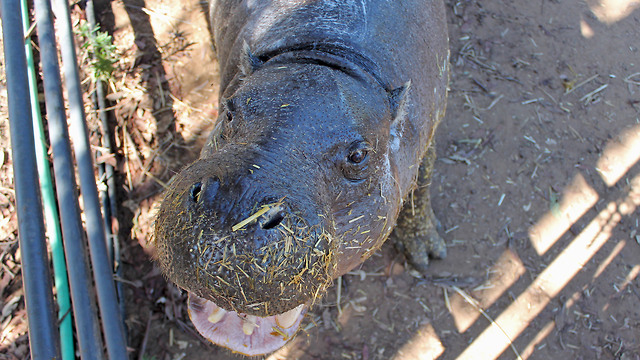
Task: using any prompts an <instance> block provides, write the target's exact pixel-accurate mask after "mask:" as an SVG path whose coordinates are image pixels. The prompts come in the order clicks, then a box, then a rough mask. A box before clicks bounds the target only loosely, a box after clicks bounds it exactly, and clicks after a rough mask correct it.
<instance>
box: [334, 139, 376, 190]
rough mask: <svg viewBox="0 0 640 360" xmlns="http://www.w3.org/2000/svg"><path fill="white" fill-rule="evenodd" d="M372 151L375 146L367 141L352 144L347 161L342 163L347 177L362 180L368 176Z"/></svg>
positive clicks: (352, 179)
mask: <svg viewBox="0 0 640 360" xmlns="http://www.w3.org/2000/svg"><path fill="white" fill-rule="evenodd" d="M371 151H373V148H372V147H371V145H369V143H367V142H366V141H358V142H355V143H353V144H351V146H350V148H349V151H348V153H347V156H346V158H345V161H344V162H343V163H342V172H343V174H344V176H345V177H346V178H347V179H349V180H351V181H360V180H363V179H365V178H366V176H367V175H366V174H367V169H368V168H369V167H368V165H367V164H368V162H369V161H368V160H369V153H370V152H371Z"/></svg>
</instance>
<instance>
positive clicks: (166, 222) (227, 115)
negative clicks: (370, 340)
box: [155, 0, 449, 355]
mask: <svg viewBox="0 0 640 360" xmlns="http://www.w3.org/2000/svg"><path fill="white" fill-rule="evenodd" d="M210 16H211V25H212V26H211V27H212V34H213V39H214V42H215V49H216V53H217V58H218V61H219V64H220V94H219V116H218V119H217V123H216V125H215V128H214V130H213V131H212V133H211V135H210V137H209V139H208V140H207V143H206V145H205V146H204V148H203V149H202V152H201V155H200V157H199V159H198V160H197V161H195V162H194V163H192V164H191V165H188V166H186V167H185V168H184V169H183V170H182V171H181V172H179V173H178V174H177V175H176V176H175V177H174V179H173V180H172V182H171V184H170V185H169V186H168V189H167V190H166V193H165V195H164V200H163V202H162V204H161V206H160V209H159V211H158V215H157V219H156V225H155V246H156V249H157V259H156V260H157V262H158V264H159V266H160V268H161V269H162V271H163V273H164V274H165V276H166V277H167V278H168V279H169V280H171V281H173V282H174V283H175V284H177V285H178V286H179V287H181V288H182V289H184V290H186V291H188V294H189V299H188V309H189V315H190V318H191V320H192V322H193V324H194V325H195V327H196V328H197V330H198V331H199V332H200V333H201V334H202V335H203V336H204V337H205V338H207V339H209V340H210V341H211V342H213V343H216V344H219V345H221V346H224V347H226V348H228V349H231V350H232V351H234V352H238V353H242V354H245V355H260V354H266V353H270V352H272V351H274V350H276V349H278V348H280V347H282V346H283V345H284V344H286V343H287V342H288V341H289V340H290V339H292V338H293V337H294V335H295V334H296V332H297V330H298V328H299V327H300V324H301V321H302V319H303V318H304V315H305V313H306V312H307V311H308V309H309V308H310V307H311V306H312V305H313V304H314V302H315V301H317V300H318V299H319V298H320V297H321V296H322V295H323V294H324V293H325V291H326V290H327V288H328V287H329V286H331V284H332V281H333V280H334V279H336V278H337V277H339V276H341V275H343V274H345V273H347V272H349V271H350V270H351V269H353V268H354V267H356V266H358V265H359V264H361V263H362V262H363V261H364V260H366V259H367V258H368V257H370V256H371V255H372V254H373V253H374V252H375V251H376V250H377V249H379V248H380V246H381V245H382V244H383V242H384V241H385V240H386V239H388V238H393V239H394V241H395V242H396V244H397V246H398V248H399V249H401V250H402V251H404V253H405V255H406V258H407V261H408V263H409V264H410V265H411V266H413V267H414V268H416V269H417V270H419V271H424V270H425V269H426V267H427V265H428V262H429V257H430V256H431V257H436V258H443V257H444V256H445V254H446V247H445V244H444V241H443V239H442V237H440V236H439V234H438V226H439V223H438V220H437V219H436V218H435V217H434V213H433V211H432V209H431V204H430V200H429V187H428V185H429V184H430V181H431V180H430V179H431V170H432V169H433V163H434V159H435V150H434V145H433V144H434V142H433V137H434V133H435V131H436V127H437V125H438V123H439V121H440V120H441V119H442V117H443V116H444V112H445V105H446V95H447V85H448V77H449V75H448V73H449V66H448V61H449V50H448V36H447V29H446V20H445V13H444V5H443V3H442V1H441V0H430V1H424V0H393V1H389V0H218V1H212V2H211V4H210ZM394 228H395V230H394ZM392 232H393V234H392Z"/></svg>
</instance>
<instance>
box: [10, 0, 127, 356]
mask: <svg viewBox="0 0 640 360" xmlns="http://www.w3.org/2000/svg"><path fill="white" fill-rule="evenodd" d="M5 2H7V0H4V1H3V3H5ZM34 6H35V10H36V11H35V13H36V24H37V30H38V40H39V45H40V59H41V62H42V73H43V84H44V92H45V100H46V109H47V118H48V120H49V122H48V124H49V138H50V142H51V148H52V152H53V167H54V173H55V179H56V193H57V198H58V204H59V207H60V210H61V211H60V219H61V223H62V234H63V238H64V250H65V255H66V260H67V267H68V269H69V283H70V286H71V300H72V304H73V314H74V320H75V325H76V334H77V337H78V345H79V348H80V353H81V358H82V359H83V360H84V359H104V352H103V348H102V339H101V335H100V326H99V323H98V319H97V311H96V308H95V303H94V295H93V294H94V293H93V288H92V286H91V285H92V281H91V273H90V271H89V264H88V261H87V252H86V245H85V239H84V232H83V229H82V221H81V218H80V209H79V206H78V192H77V186H76V180H75V174H74V169H73V160H72V157H71V146H70V144H69V132H68V129H67V119H66V114H65V110H64V103H63V97H62V86H61V80H60V67H59V65H58V53H57V49H56V42H55V33H54V28H53V21H52V15H51V7H50V4H49V1H47V0H35V1H34ZM25 84H26V83H25ZM107 316H109V315H107ZM114 359H115V358H114Z"/></svg>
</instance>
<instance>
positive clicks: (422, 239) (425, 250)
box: [392, 142, 447, 273]
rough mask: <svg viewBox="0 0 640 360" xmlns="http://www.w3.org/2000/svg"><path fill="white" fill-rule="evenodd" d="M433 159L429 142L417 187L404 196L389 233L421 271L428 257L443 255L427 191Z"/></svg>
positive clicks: (443, 245) (433, 150) (424, 268)
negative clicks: (391, 232) (404, 198)
mask: <svg viewBox="0 0 640 360" xmlns="http://www.w3.org/2000/svg"><path fill="white" fill-rule="evenodd" d="M435 160H436V150H435V144H434V143H433V142H432V143H431V145H430V146H429V148H428V150H427V154H426V155H425V157H424V159H423V160H422V164H421V165H420V170H419V172H418V181H417V187H416V189H415V190H414V191H413V192H412V193H410V194H409V197H408V198H407V199H406V201H405V205H404V207H403V209H402V211H401V212H400V215H399V217H398V224H397V226H396V228H395V229H394V232H393V235H392V238H393V239H394V240H395V242H396V247H397V248H398V249H399V250H400V251H402V252H403V253H404V254H405V256H406V258H407V261H408V262H409V264H411V265H412V266H413V267H414V268H415V269H416V270H418V271H419V272H421V273H424V272H425V271H426V270H427V267H428V266H429V257H432V258H436V259H443V258H444V257H446V256H447V247H446V245H445V243H444V239H442V237H441V236H440V234H438V230H441V228H442V225H441V224H440V221H438V219H436V217H435V215H434V214H433V209H432V208H431V196H430V194H429V185H431V175H432V173H433V166H434V164H435Z"/></svg>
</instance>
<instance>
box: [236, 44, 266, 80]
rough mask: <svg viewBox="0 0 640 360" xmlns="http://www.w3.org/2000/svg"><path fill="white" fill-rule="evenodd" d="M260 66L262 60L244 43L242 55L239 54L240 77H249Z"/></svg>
mask: <svg viewBox="0 0 640 360" xmlns="http://www.w3.org/2000/svg"><path fill="white" fill-rule="evenodd" d="M261 65H262V60H260V58H258V57H257V56H255V55H253V53H252V52H251V47H250V46H249V44H248V43H247V42H246V41H245V42H244V43H243V44H242V54H240V71H241V72H242V75H244V76H249V75H251V74H252V73H253V72H254V71H255V70H256V69H258V68H259V67H260V66H261Z"/></svg>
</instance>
